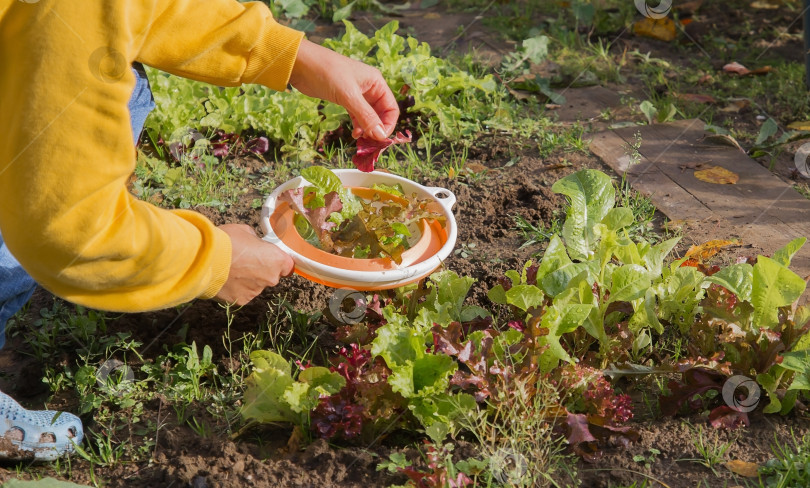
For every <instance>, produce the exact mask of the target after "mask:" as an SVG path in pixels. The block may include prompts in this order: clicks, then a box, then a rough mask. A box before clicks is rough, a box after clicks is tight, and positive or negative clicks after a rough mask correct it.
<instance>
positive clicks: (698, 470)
mask: <svg viewBox="0 0 810 488" xmlns="http://www.w3.org/2000/svg"><path fill="white" fill-rule="evenodd" d="M721 8H722V6H721V5H720V4H718V5H717V6H716V7H712V6H707V9H716V10H717V12H715V14H716V17H717V20H718V22H720V23H731V22H733V21H734V19H733V18H732V19H729V18H728V15H729V14H733V13H734V12H733V11H732V12H727V11H725V10H718V9H721ZM431 11H436V12H438V13H440V14H443V12H442V11H441V10H431ZM708 11H709V12H712V11H713V10H708ZM429 12H430V11H428V13H429ZM712 18H714V17H712ZM383 20H384V19H383ZM356 23H357V25H362V24H361V23H360V22H356ZM376 23H377V24H380V25H381V23H380V22H376ZM411 24H412V26H411V28H412V29H418V27H419V25H420V23H419V22H411ZM713 25H714V28H717V29H722V28H723V25H719V26H718V25H717V23H714V24H713ZM729 25H731V24H729ZM378 27H379V25H378ZM476 27H478V26H476ZM448 32H449V33H453V34H448V35H455V33H456V32H458V29H449V30H448ZM414 34H415V35H416V36H417V37H419V36H420V33H419V32H418V30H417V31H416V32H414ZM696 35H700V33H699V32H698V33H697V34H696ZM486 36H487V37H482V35H478V36H477V37H473V40H474V39H476V38H477V39H487V40H488V39H491V37H490V36H492V35H491V33H489V34H486ZM492 38H497V36H492ZM467 40H468V41H469V40H470V39H469V37H468V38H467ZM482 42H483V41H482ZM621 42H623V43H625V44H627V45H628V48H633V47H635V48H639V49H641V50H642V52H646V51H644V50H645V49H646V50H652V51H654V53H655V55H656V56H661V57H668V59H671V60H672V62H674V63H678V62H688V61H687V60H685V59H684V56H683V54H681V53H680V51H678V50H675V49H672V48H670V47H668V46H667V45H665V44H662V43H657V42H655V41H647V40H640V39H636V38H632V37H630V38H627V37H626V36H625V37H624V38H623V39H622V40H621ZM485 44H487V45H489V46H490V47H492V45H493V44H494V45H496V46H498V47H500V45H498V44H497V43H496V42H495V41H487V42H485ZM794 47H795V46H794ZM647 48H649V49H647ZM493 51H498V50H497V49H493ZM786 52H790V51H786ZM786 55H787V54H786ZM622 89H624V90H627V91H631V90H635V89H636V87H634V86H632V83H631V82H630V83H628V85H625V86H624V87H622ZM566 96H568V97H575V96H576V91H574V90H568V92H567V93H566ZM744 115H745V114H737V115H735V116H737V117H740V118H741V121H740V123H741V124H754V122H751V121H750V120H749V119H751V118H750V117H749V118H748V119H746V120H742V119H743V118H744ZM467 166H468V167H469V168H473V169H474V173H475V175H473V174H469V173H465V174H462V175H461V176H456V177H455V178H453V179H441V180H436V181H420V183H422V184H426V185H431V186H443V187H446V188H447V189H449V190H451V191H452V192H453V193H455V195H456V197H457V199H458V201H457V204H456V206H455V209H454V212H455V215H456V218H457V221H458V227H459V237H458V242H457V246H456V250H457V252H455V253H453V254H451V256H450V257H449V258H448V259H447V261H446V262H445V264H444V265H445V267H446V268H447V269H450V270H453V271H456V272H457V273H459V274H463V275H469V276H472V277H474V278H475V279H476V280H477V281H476V283H475V285H474V287H473V290H472V292H471V296H470V302H471V303H477V304H481V305H488V300H487V298H486V292H487V290H488V289H489V288H490V287H491V286H493V284H494V283H495V280H497V278H499V277H501V276H503V274H504V272H505V271H506V270H509V269H515V268H519V267H520V266H522V265H523V263H524V262H525V261H526V260H527V259H530V258H532V257H534V256H535V255H536V254H537V253H539V252H542V247H541V246H540V245H538V244H534V245H529V246H525V247H521V246H522V244H523V243H524V242H525V240H524V238H523V236H522V235H521V233H520V232H519V231H518V230H517V229H516V226H515V222H514V218H515V216H517V215H519V216H522V217H523V218H525V219H526V220H528V221H530V222H533V223H535V224H542V225H546V226H549V225H551V223H552V221H553V220H554V219H555V218H557V217H560V216H561V214H560V212H561V211H562V207H563V203H564V201H563V199H562V198H561V197H560V196H558V195H556V194H554V193H553V192H552V191H551V185H552V184H553V183H554V182H555V181H557V180H558V179H559V178H561V177H563V176H565V175H568V174H571V173H573V172H574V171H577V170H579V169H583V168H595V169H600V170H603V171H605V172H608V173H609V174H610V170H609V169H608V168H607V167H605V166H603V165H602V163H601V162H600V161H599V159H598V158H597V157H596V156H594V155H593V154H588V153H584V152H565V151H563V150H562V149H560V150H558V151H555V152H553V153H552V154H550V155H548V156H546V157H544V158H541V157H540V156H539V151H538V145H537V143H536V142H534V141H526V140H519V139H515V138H512V137H509V136H484V137H482V138H480V139H478V140H477V141H476V142H475V143H474V145H473V147H472V148H471V150H470V154H469V161H468V163H467ZM246 168H247V169H248V171H252V170H255V168H256V164H255V162H247V163H246ZM261 196H262V195H258V194H255V193H253V194H247V195H244V196H243V198H242V199H241V200H240V202H239V204H238V205H235V206H232V207H231V208H229V209H228V210H226V211H225V212H219V211H216V210H212V209H206V208H198V209H197V210H198V211H200V212H202V213H204V214H205V215H206V216H208V217H209V218H211V219H212V220H213V221H214V222H215V223H217V224H222V223H231V222H233V223H236V222H238V223H247V224H249V225H252V226H253V227H255V228H256V230H257V232H259V229H258V218H259V211H258V210H256V209H254V208H253V206H252V205H251V202H252V201H253V200H254V199H255V198H260V197H261ZM662 221H663V219H662V218H660V217H659V219H658V220H657V222H658V224H660V223H661V222H662ZM686 237H687V239H685V241H688V240H689V239H688V236H686ZM676 252H679V253H683V252H684V248H683V247H681V248H678V249H676ZM745 252H746V249H745V248H736V249H733V250H731V251H728V252H727V253H726V254H725V255H723V256H721V257H720V259H725V260H730V259H733V257H735V256H734V254H735V253H736V254H745ZM331 295H332V290H330V289H328V288H326V287H324V286H322V285H318V284H313V283H310V282H308V281H306V280H304V279H302V278H300V277H298V276H292V277H289V278H286V279H284V280H283V281H282V282H281V283H280V284H279V286H277V287H275V288H273V289H271V290H267V291H265V292H264V293H263V294H262V295H261V296H260V297H258V298H257V299H256V300H254V301H253V302H251V303H250V304H249V305H247V306H244V307H242V308H241V309H239V310H238V311H235V313H234V315H233V322H232V323H231V325H230V330H229V335H230V337H231V338H239V337H241V336H242V335H243V334H245V333H252V334H255V333H257V331H258V329H259V328H262V327H268V326H269V327H270V328H271V329H272V326H273V323H274V318H275V317H277V316H278V314H279V313H280V312H279V310H280V306H279V303H280V301H281V300H284V301H286V302H288V303H289V304H291V305H292V307H293V308H294V309H296V310H302V311H314V310H323V309H324V308H325V307H326V303H327V301H328V299H329V297H330V296H331ZM53 301H54V298H53V297H52V296H51V295H49V294H48V293H47V292H44V291H39V292H37V294H36V295H35V298H34V301H33V303H32V305H31V307H30V309H29V314H31V316H36V314H37V311H38V310H39V309H40V308H50V307H51V305H52V302H53ZM268 324H269V325H268ZM226 328H227V316H226V313H225V311H224V310H223V308H222V307H221V306H220V305H218V304H216V303H214V302H211V301H195V302H193V303H191V304H188V305H184V306H181V307H177V308H174V309H170V310H164V311H157V312H150V313H142V314H128V315H124V316H121V317H119V318H117V319H114V320H111V321H109V322H108V333H116V332H129V333H131V334H132V336H133V339H135V340H138V341H139V342H142V343H143V344H144V347H142V348H141V351H142V354H143V359H144V361H150V360H154V358H156V357H157V356H158V355H160V354H164V353H165V350H164V346H171V345H173V344H177V343H178V342H180V341H185V342H186V343H189V344H190V343H191V342H192V341H195V342H196V343H197V344H198V345H199V346H201V345H203V344H205V345H209V346H210V347H211V348H212V349H213V352H214V359H215V361H216V362H217V363H218V365H219V368H221V369H222V370H223V371H224V370H227V369H228V368H232V367H234V364H233V363H232V361H233V360H232V359H230V358H229V357H228V355H227V349H228V348H227V347H226V341H224V340H223V337H224V334H225V332H226ZM332 332H333V329H332V328H331V326H330V325H328V324H326V323H323V321H320V322H318V323H317V324H316V325H315V326H314V328H313V329H312V330H311V331H310V334H313V335H317V336H318V339H319V345H320V347H325V348H327V349H328V348H329V347H337V344H336V343H335V342H334V340H333V339H332V335H331V333H332ZM233 347H235V348H237V350H238V347H239V344H238V340H237V343H236V344H235V345H234V346H233ZM26 352H27V351H26V346H25V345H24V344H23V343H22V339H21V337H20V336H16V337H12V338H10V344H9V346H7V347H6V348H5V349H4V350H3V351H2V352H0V388H2V389H3V391H7V392H9V393H11V394H12V395H14V396H15V398H17V399H18V400H20V401H21V402H22V403H24V404H25V405H27V406H29V407H40V408H41V407H42V405H43V402H44V401H45V400H46V399H47V393H46V391H47V385H45V388H43V384H42V383H41V382H39V381H38V378H41V376H42V373H41V372H42V367H41V366H42V365H39V364H36V362H35V361H33V360H32V359H31V358H30V357H29V356H28V355H26V354H25V353H26ZM68 360H69V358H66V357H65V358H62V357H56V358H52V361H53V363H52V364H61V363H66V362H67V361H68ZM636 393H637V392H631V396H633V398H634V400H636V401H635V402H634V406H635V412H636V416H635V418H634V419H633V420H632V421H631V422H630V423H631V425H632V426H633V427H634V428H636V429H637V430H638V431H639V432H640V433H641V438H640V440H639V441H638V442H637V443H633V444H631V445H630V446H629V447H628V448H623V447H617V446H606V447H605V449H604V451H603V455H602V456H601V458H599V459H597V460H595V462H592V463H586V462H584V461H579V463H578V471H579V473H580V476H581V479H582V484H581V486H586V487H608V486H616V485H618V484H625V485H627V484H630V483H632V482H634V481H644V480H647V481H649V482H650V485H649V486H665V487H671V488H687V487H689V488H692V487H695V486H698V485H699V484H701V483H704V482H707V481H708V480H711V481H709V482H708V483H709V484H704V485H702V486H722V485H723V484H725V485H726V486H729V487H732V486H737V485H739V486H744V485H745V484H746V483H745V480H744V479H742V478H739V477H737V476H735V475H734V474H733V473H732V472H731V471H729V470H728V469H727V468H725V467H723V466H722V465H718V466H714V467H713V468H714V470H715V471H716V475H715V473H713V472H712V470H711V469H709V468H708V467H705V466H702V465H700V464H698V463H696V462H695V461H694V459H696V458H698V457H699V454H698V452H697V450H696V447H695V446H694V445H693V441H694V439H695V438H696V437H695V435H694V432H693V431H692V430H689V429H695V428H697V426H701V427H702V428H703V429H704V431H705V432H706V436H705V438H706V440H707V442H709V443H712V442H716V443H718V445H719V444H722V443H725V442H730V443H731V447H730V450H729V451H728V453H727V455H726V459H739V460H742V461H750V462H755V463H762V462H764V461H765V460H767V459H768V458H769V457H771V456H772V446H773V445H774V444H777V445H782V446H784V445H787V444H789V443H790V441H791V439H792V436H793V435H795V436H801V435H803V434H805V433H807V432H810V422H808V420H807V418H806V417H805V416H804V411H803V410H801V409H799V410H798V411H797V412H795V413H793V414H791V415H789V416H787V417H779V416H764V415H762V414H761V413H758V412H755V413H753V414H752V415H751V421H752V425H751V426H750V427H748V428H745V429H741V430H737V431H721V430H714V429H711V428H710V427H708V424H707V420H706V419H705V418H702V417H691V418H689V419H687V420H688V422H689V424H687V423H685V422H684V420H683V419H664V420H661V419H653V418H651V417H650V415H649V414H648V413H645V412H649V411H650V407H649V406H648V405H645V404H644V402H643V401H642V400H641V397H640V395H637V394H636ZM48 406H49V407H50V408H56V409H66V410H69V411H76V406H77V399H76V398H75V397H71V396H69V395H59V396H57V397H56V398H53V399H51V401H50V403H49V404H48ZM142 417H143V418H144V419H148V420H151V421H153V422H154V423H155V424H157V425H162V426H164V427H163V428H161V429H160V430H159V431H158V432H157V435H155V432H149V433H143V435H145V436H153V437H155V439H154V442H155V445H154V447H153V455H152V459H151V460H150V461H145V462H140V463H132V464H122V463H116V464H115V465H114V467H112V468H103V467H91V466H90V465H89V464H88V463H86V462H85V461H82V460H81V459H79V458H77V457H74V458H73V459H72V461H71V463H70V465H69V466H67V467H66V466H65V465H64V464H62V465H59V466H55V465H45V466H42V467H41V468H40V470H39V471H37V473H39V474H40V475H41V476H54V477H57V478H61V479H69V480H71V481H73V482H76V483H84V484H91V483H92V482H94V481H95V480H99V479H100V480H103V482H104V483H106V486H111V487H194V488H202V487H246V486H250V487H258V488H265V487H272V488H280V487H355V486H356V487H363V488H369V487H377V486H387V485H390V484H401V483H404V482H406V478H405V477H404V476H402V475H396V474H389V473H388V472H387V471H377V469H376V466H377V464H378V462H379V461H380V460H381V459H387V457H388V455H389V454H391V453H392V452H404V453H405V454H406V456H407V457H408V458H409V459H414V460H416V459H417V458H418V453H417V452H416V450H415V449H413V447H412V446H414V445H415V443H416V442H417V439H415V438H409V437H407V435H406V434H402V433H397V432H393V433H390V435H389V436H388V437H385V438H381V439H379V440H377V441H376V442H374V443H371V444H368V445H362V446H350V447H346V446H342V447H341V446H332V445H329V444H327V443H326V442H324V441H315V442H313V443H310V444H308V445H306V444H305V443H303V442H302V441H301V438H300V436H299V435H297V433H296V432H295V431H294V430H292V429H290V428H286V427H265V428H258V429H250V430H249V431H248V432H246V433H244V434H242V435H240V436H239V437H237V438H230V437H229V436H228V435H227V434H224V433H223V432H225V431H226V427H227V426H224V425H221V424H218V423H217V421H216V420H215V419H213V418H208V419H205V418H204V419H202V421H204V422H209V423H210V425H211V426H212V427H211V429H210V431H209V432H208V434H207V435H206V436H200V435H199V434H198V433H197V432H195V431H193V430H192V429H191V428H190V427H188V426H185V425H178V422H177V419H176V417H175V413H174V411H173V409H171V408H170V407H167V406H166V405H165V404H163V403H162V402H161V401H159V400H155V401H154V402H152V403H150V404H146V405H145V411H144V413H143V416H142ZM83 420H84V422H85V427H86V428H90V429H93V428H96V427H98V426H96V425H95V424H94V422H93V419H92V418H91V417H86V418H83ZM690 424H691V425H692V426H691V427H690ZM235 427H239V426H235ZM404 446H409V447H404ZM656 452H657V454H656ZM634 457H635V459H636V460H634ZM639 457H641V458H646V459H649V460H650V462H649V463H645V462H643V461H639V460H638V459H640V458H639ZM17 468H18V466H17V465H15V464H6V465H5V466H2V467H0V481H4V480H6V479H9V478H12V477H14V476H15V473H16V471H17ZM560 483H561V485H562V486H566V484H567V483H566V480H565V479H560Z"/></svg>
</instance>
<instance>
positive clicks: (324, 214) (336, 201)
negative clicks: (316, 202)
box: [278, 188, 343, 252]
mask: <svg viewBox="0 0 810 488" xmlns="http://www.w3.org/2000/svg"><path fill="white" fill-rule="evenodd" d="M278 201H279V202H287V203H289V204H290V206H291V207H292V208H293V210H295V211H296V212H298V213H299V214H301V215H303V216H304V217H305V218H306V219H307V221H309V224H310V225H311V226H312V229H313V230H314V231H315V234H316V235H317V236H318V239H319V240H320V241H321V247H322V248H323V250H324V251H327V252H328V251H331V250H332V247H333V243H332V238H331V237H330V235H329V231H330V230H331V229H332V227H334V226H335V223H334V222H330V221H329V216H330V215H332V212H340V210H341V209H342V208H343V203H341V201H340V197H339V196H338V194H337V192H334V191H333V192H329V193H327V194H326V195H325V196H324V202H325V203H326V204H325V205H324V206H323V207H317V208H307V207H306V205H304V188H295V189H293V190H287V191H285V192H284V193H282V194H281V195H280V196H279V197H278Z"/></svg>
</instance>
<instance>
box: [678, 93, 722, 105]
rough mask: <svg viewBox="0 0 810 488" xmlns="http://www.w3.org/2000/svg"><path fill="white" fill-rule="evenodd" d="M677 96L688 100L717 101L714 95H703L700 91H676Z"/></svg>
mask: <svg viewBox="0 0 810 488" xmlns="http://www.w3.org/2000/svg"><path fill="white" fill-rule="evenodd" d="M675 98H679V99H681V100H684V101H686V102H695V103H717V100H715V99H714V97H713V96H711V95H703V94H700V93H676V94H675Z"/></svg>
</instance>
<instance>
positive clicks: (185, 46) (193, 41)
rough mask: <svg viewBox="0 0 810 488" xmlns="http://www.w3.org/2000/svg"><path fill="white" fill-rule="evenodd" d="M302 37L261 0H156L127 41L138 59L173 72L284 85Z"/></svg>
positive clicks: (227, 82) (228, 82) (230, 82)
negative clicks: (251, 0)
mask: <svg viewBox="0 0 810 488" xmlns="http://www.w3.org/2000/svg"><path fill="white" fill-rule="evenodd" d="M302 38H303V33H302V32H299V31H296V30H293V29H290V28H289V27H285V26H283V25H281V24H279V23H277V22H276V21H275V20H274V19H273V17H272V15H271V14H270V10H269V9H268V8H267V6H266V5H264V4H263V3H259V2H255V3H246V4H242V3H237V2H236V1H221V0H217V1H211V0H209V1H204V2H200V0H173V1H172V0H161V1H159V2H158V5H157V9H156V11H155V16H154V17H153V18H152V19H150V22H149V23H148V24H147V25H146V26H145V29H144V31H142V32H140V33H135V36H134V38H133V44H135V45H136V46H137V47H138V50H139V54H138V60H139V61H141V62H143V63H144V64H147V65H149V66H153V67H155V68H159V69H162V70H164V71H167V72H169V73H172V74H176V75H178V76H183V77H186V78H192V79H195V80H199V81H205V82H208V83H213V84H215V85H221V86H235V85H239V84H241V83H259V84H263V85H266V86H268V87H270V88H273V89H274V90H284V89H285V87H286V85H287V80H288V79H289V77H290V72H291V71H292V67H293V64H294V62H295V56H296V54H297V52H298V46H299V44H300V43H301V39H302Z"/></svg>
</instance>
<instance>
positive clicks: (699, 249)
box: [684, 239, 740, 262]
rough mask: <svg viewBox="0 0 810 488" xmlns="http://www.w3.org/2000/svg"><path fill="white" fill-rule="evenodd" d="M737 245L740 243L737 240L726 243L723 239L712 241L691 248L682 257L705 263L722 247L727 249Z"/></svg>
mask: <svg viewBox="0 0 810 488" xmlns="http://www.w3.org/2000/svg"><path fill="white" fill-rule="evenodd" d="M739 243H740V241H738V240H731V241H726V240H723V239H714V240H711V241H709V242H704V243H703V244H701V245H699V246H691V247H690V248H689V250H688V251H686V254H685V255H684V257H685V258H691V259H695V260H697V261H702V262H705V261H706V260H708V259H709V258H710V257H712V256H714V255H715V254H717V253H718V252H720V250H721V249H723V248H724V247H728V246H731V245H734V244H739Z"/></svg>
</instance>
